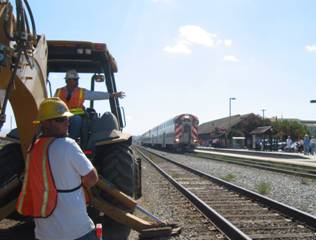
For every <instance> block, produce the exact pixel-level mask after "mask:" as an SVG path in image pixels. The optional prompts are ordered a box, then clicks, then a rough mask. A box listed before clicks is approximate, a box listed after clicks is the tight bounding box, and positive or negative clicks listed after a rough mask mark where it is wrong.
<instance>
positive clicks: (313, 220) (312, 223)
mask: <svg viewBox="0 0 316 240" xmlns="http://www.w3.org/2000/svg"><path fill="white" fill-rule="evenodd" d="M146 151H148V152H150V153H152V154H154V155H156V156H158V157H160V158H162V159H165V160H166V161H169V162H171V163H173V164H175V165H177V166H179V167H182V168H184V169H186V170H188V171H190V172H192V173H195V174H197V175H199V176H203V177H205V178H207V179H209V180H211V181H214V182H216V183H217V184H219V185H221V186H223V187H225V188H228V189H230V190H232V191H235V192H237V193H240V194H242V195H244V196H247V197H249V198H251V199H254V200H256V201H258V202H260V203H262V204H264V205H266V206H268V207H270V208H272V209H274V210H277V211H279V212H281V213H283V214H285V215H286V216H289V217H291V218H293V219H294V220H296V221H299V222H302V223H304V224H306V225H307V226H309V227H311V228H313V229H316V217H315V216H313V215H311V214H308V213H305V212H303V211H300V210H298V209H296V208H293V207H291V206H289V205H286V204H284V203H281V202H278V201H276V200H273V199H271V198H268V197H266V196H262V195H260V194H258V193H256V192H253V191H250V190H247V189H245V188H242V187H239V186H237V185H235V184H232V183H229V182H227V181H224V180H222V179H219V178H217V177H214V176H211V175H209V174H206V173H204V172H202V171H199V170H196V169H193V168H190V167H188V166H185V165H182V164H180V163H178V162H176V161H173V160H171V159H168V158H166V157H165V156H162V155H160V154H158V153H155V152H152V151H149V150H148V149H146Z"/></svg>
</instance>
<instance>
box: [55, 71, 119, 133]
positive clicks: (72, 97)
mask: <svg viewBox="0 0 316 240" xmlns="http://www.w3.org/2000/svg"><path fill="white" fill-rule="evenodd" d="M65 80H66V86H64V87H62V88H58V89H57V90H56V93H55V96H56V97H59V98H60V99H61V100H63V101H64V102H65V103H66V104H67V106H68V108H69V109H70V112H71V113H73V114H74V116H73V117H71V118H70V125H69V137H71V138H73V139H78V138H79V137H80V128H81V123H82V118H81V116H80V115H82V114H84V106H83V103H84V100H104V99H109V98H111V97H113V98H124V97H125V93H124V92H114V93H108V92H100V91H89V90H87V89H85V88H80V87H78V80H79V75H78V72H77V71H76V70H75V69H71V70H68V71H67V72H66V76H65Z"/></svg>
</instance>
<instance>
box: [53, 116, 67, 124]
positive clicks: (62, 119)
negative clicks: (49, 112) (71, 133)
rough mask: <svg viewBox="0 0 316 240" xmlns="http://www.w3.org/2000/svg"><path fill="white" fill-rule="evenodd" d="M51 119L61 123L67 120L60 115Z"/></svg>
mask: <svg viewBox="0 0 316 240" xmlns="http://www.w3.org/2000/svg"><path fill="white" fill-rule="evenodd" d="M52 120H54V121H55V122H58V123H63V122H65V121H67V120H68V118H67V117H60V118H54V119H52Z"/></svg>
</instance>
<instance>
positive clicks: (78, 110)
mask: <svg viewBox="0 0 316 240" xmlns="http://www.w3.org/2000/svg"><path fill="white" fill-rule="evenodd" d="M70 112H71V113H72V114H75V115H81V114H84V111H83V109H82V108H71V109H70Z"/></svg>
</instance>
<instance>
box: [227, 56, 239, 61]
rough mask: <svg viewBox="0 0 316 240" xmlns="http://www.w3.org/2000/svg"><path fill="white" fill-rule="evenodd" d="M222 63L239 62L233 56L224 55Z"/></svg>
mask: <svg viewBox="0 0 316 240" xmlns="http://www.w3.org/2000/svg"><path fill="white" fill-rule="evenodd" d="M223 61H225V62H239V59H238V58H237V57H236V56H233V55H226V56H224V59H223Z"/></svg>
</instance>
